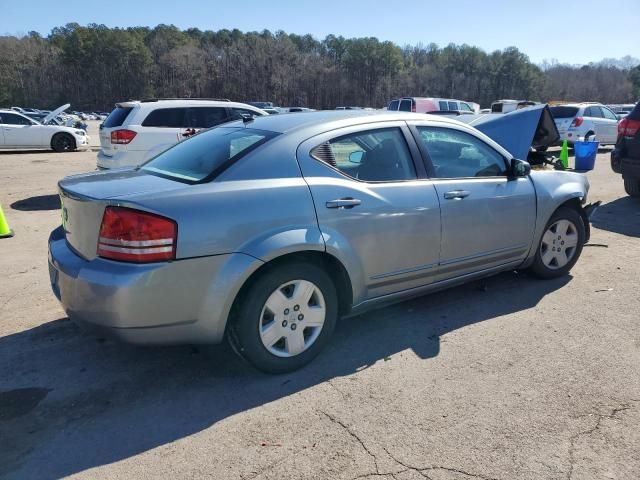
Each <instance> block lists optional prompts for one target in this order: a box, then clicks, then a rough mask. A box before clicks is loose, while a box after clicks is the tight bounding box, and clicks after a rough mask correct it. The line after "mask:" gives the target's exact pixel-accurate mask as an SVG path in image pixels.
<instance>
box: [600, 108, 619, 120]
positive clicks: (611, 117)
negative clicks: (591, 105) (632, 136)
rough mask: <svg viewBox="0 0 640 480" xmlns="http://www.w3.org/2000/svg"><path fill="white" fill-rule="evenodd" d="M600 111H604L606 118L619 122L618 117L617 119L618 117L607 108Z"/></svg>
mask: <svg viewBox="0 0 640 480" xmlns="http://www.w3.org/2000/svg"><path fill="white" fill-rule="evenodd" d="M600 110H601V111H602V115H603V116H604V118H606V119H609V120H615V121H618V117H616V115H615V114H614V113H613V112H612V111H611V110H609V109H608V108H607V107H600Z"/></svg>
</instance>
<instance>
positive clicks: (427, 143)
mask: <svg viewBox="0 0 640 480" xmlns="http://www.w3.org/2000/svg"><path fill="white" fill-rule="evenodd" d="M418 132H419V138H420V141H421V142H422V144H423V145H424V147H425V149H426V150H427V153H428V154H429V158H430V159H431V163H432V164H433V168H434V171H435V176H436V177H437V178H468V177H497V176H503V175H505V174H506V163H505V160H504V157H503V156H502V155H501V154H500V153H498V152H497V151H495V150H494V149H493V148H491V147H490V146H489V145H487V144H486V143H484V142H483V141H482V140H480V139H479V138H476V137H474V136H473V135H470V134H468V133H466V132H461V131H460V130H453V129H450V128H439V127H418Z"/></svg>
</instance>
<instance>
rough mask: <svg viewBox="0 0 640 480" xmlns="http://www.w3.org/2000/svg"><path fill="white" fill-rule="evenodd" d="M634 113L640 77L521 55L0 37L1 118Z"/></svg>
mask: <svg viewBox="0 0 640 480" xmlns="http://www.w3.org/2000/svg"><path fill="white" fill-rule="evenodd" d="M406 95H414V96H433V97H452V98H459V99H465V100H471V101H475V102H478V103H480V104H481V105H482V106H488V105H489V104H490V103H491V102H492V101H493V100H496V99H500V98H517V99H529V100H538V101H548V100H574V101H601V102H605V103H626V102H631V101H634V100H636V99H637V98H638V97H640V67H635V68H619V67H617V66H613V65H607V64H590V65H588V66H583V67H571V66H567V65H559V64H553V65H548V64H545V65H543V66H542V67H540V66H537V65H535V64H533V63H532V62H531V61H530V60H529V58H528V57H527V56H526V55H525V54H524V53H522V52H520V51H519V50H518V49H517V48H515V47H509V48H506V49H504V50H502V51H495V52H491V53H487V52H485V51H483V50H481V49H479V48H477V47H472V46H469V45H453V44H451V45H448V46H446V47H443V48H441V47H438V46H437V45H436V44H433V43H431V44H428V45H422V44H419V45H416V46H406V47H399V46H398V45H396V44H394V43H392V42H388V41H379V40H378V39H376V38H349V39H347V38H344V37H341V36H335V35H329V36H327V37H326V38H325V39H324V40H321V41H320V40H317V39H315V38H314V37H312V36H311V35H303V36H301V35H293V34H287V33H284V32H281V31H279V32H276V33H272V32H269V31H268V30H264V31H262V32H248V33H243V32H241V31H239V30H219V31H216V32H214V31H201V30H198V29H195V28H194V29H188V30H185V31H182V30H180V29H178V28H176V27H174V26H168V25H158V26H157V27H155V28H148V27H133V28H124V29H122V28H108V27H106V26H104V25H89V26H86V27H83V26H80V25H78V24H68V25H66V26H64V27H58V28H54V29H53V30H52V31H51V33H50V34H49V35H48V36H47V37H42V36H41V35H40V34H38V33H36V32H31V33H29V35H27V36H24V37H20V38H18V37H13V36H8V37H7V36H5V37H0V106H12V105H20V106H35V107H40V108H45V107H48V108H52V107H55V106H58V105H61V104H63V103H71V104H72V105H73V108H74V109H78V110H109V109H110V108H111V107H112V106H113V104H114V103H115V102H117V101H122V100H127V99H140V98H147V97H219V98H229V99H233V100H239V101H247V100H266V101H273V102H274V103H276V104H278V105H283V106H306V107H313V108H334V107H336V106H339V105H359V106H370V107H381V106H383V105H386V103H387V102H388V101H389V100H390V99H392V98H394V97H398V96H406Z"/></svg>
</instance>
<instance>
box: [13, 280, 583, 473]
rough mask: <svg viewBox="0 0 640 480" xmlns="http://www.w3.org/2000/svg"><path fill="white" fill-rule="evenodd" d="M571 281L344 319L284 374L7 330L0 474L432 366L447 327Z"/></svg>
mask: <svg viewBox="0 0 640 480" xmlns="http://www.w3.org/2000/svg"><path fill="white" fill-rule="evenodd" d="M570 279H571V277H569V276H567V277H564V278H560V279H556V280H549V281H540V280H537V279H535V278H530V277H529V276H528V275H526V274H524V273H515V272H509V273H504V274H501V275H498V276H495V277H492V278H489V279H487V280H484V281H479V282H473V283H469V284H467V285H463V286H461V287H457V288H454V289H451V290H448V291H444V292H440V293H435V294H432V295H428V296H424V297H420V298H417V299H415V300H412V301H408V302H404V303H401V304H397V305H393V306H390V307H387V308H384V309H381V310H377V311H374V312H371V313H367V314H364V315H361V316H359V317H355V318H352V319H345V320H343V321H342V322H341V323H339V325H338V327H337V329H336V332H335V335H334V337H333V339H332V341H331V342H330V345H329V346H328V348H327V349H326V351H324V352H323V353H321V354H320V356H319V357H317V358H316V359H315V360H314V361H313V362H312V363H311V364H310V365H308V366H307V367H305V368H303V369H301V370H299V371H297V372H294V373H291V374H287V375H280V376H272V375H265V374H262V373H260V372H258V371H256V370H254V369H253V368H251V367H249V366H247V365H245V364H244V363H243V362H241V361H239V360H238V359H237V358H236V357H235V355H234V354H233V353H232V351H231V350H230V348H229V347H227V346H226V344H223V345H218V346H208V347H192V346H182V347H163V348H141V347H134V346H130V345H124V344H120V343H115V342H112V341H102V340H100V339H96V338H95V337H91V336H89V335H88V334H84V333H83V332H82V331H81V330H80V329H79V328H77V327H76V326H75V325H74V324H73V323H72V322H70V321H69V320H67V319H60V320H57V321H54V322H50V323H47V324H43V325H41V326H39V327H36V328H33V329H31V330H27V331H24V332H20V333H17V334H13V335H8V336H5V337H3V338H0V386H1V387H0V410H3V409H4V408H5V407H6V405H3V402H4V403H8V402H10V401H11V399H12V398H13V399H14V402H15V398H16V397H17V398H20V397H21V396H23V397H25V398H27V399H29V401H30V402H31V403H29V405H28V406H27V407H26V408H25V407H23V408H15V406H14V408H13V409H12V410H9V411H10V412H13V413H12V414H8V415H5V417H4V418H2V419H0V432H1V434H0V437H2V438H3V441H2V444H3V447H2V448H1V449H0V477H3V478H60V477H63V476H67V475H72V474H74V473H78V472H82V471H85V470H87V469H90V468H92V467H98V466H101V465H105V464H109V463H112V462H117V461H119V460H123V459H126V458H129V457H131V456H134V455H137V454H139V453H142V452H145V451H148V450H150V449H153V448H156V447H159V446H162V445H165V444H167V443H170V442H173V441H176V440H179V439H181V438H183V437H186V436H189V435H192V434H194V433H197V432H200V431H202V430H204V429H207V428H209V427H211V426H212V425H214V424H216V423H217V422H219V421H221V420H223V419H225V418H227V417H230V416H232V415H235V414H238V413H240V412H243V411H247V410H250V409H253V408H255V407H259V406H260V405H264V404H266V403H269V402H272V401H275V400H278V399H281V398H284V397H287V396H289V395H291V394H293V393H295V392H299V391H301V390H304V389H307V388H310V387H313V386H316V385H319V384H322V383H323V382H326V381H327V380H330V379H332V378H335V377H340V376H344V375H350V374H353V373H355V372H358V371H360V370H362V369H365V368H368V367H370V366H372V365H373V364H375V363H376V362H378V361H380V360H383V359H385V358H387V357H390V356H392V355H394V354H397V353H399V352H402V351H404V350H407V349H411V350H412V351H413V352H415V354H416V355H417V356H418V357H419V358H420V359H423V361H425V362H428V359H430V358H433V357H435V356H437V355H438V354H439V352H440V337H441V336H442V335H444V334H446V333H448V332H451V331H454V330H457V329H461V328H464V327H466V326H467V325H472V324H475V323H478V322H483V321H485V320H491V319H493V318H496V317H500V316H503V315H507V314H512V313H515V312H519V311H523V310H527V309H530V308H533V307H534V306H535V305H536V304H538V302H539V301H540V299H541V298H543V297H544V296H545V295H547V294H548V293H550V292H552V291H554V290H557V289H559V288H561V287H562V286H563V285H565V284H566V283H567V282H569V281H570ZM516 321H517V320H516ZM424 368H428V364H425V367H424ZM16 391H17V392H16Z"/></svg>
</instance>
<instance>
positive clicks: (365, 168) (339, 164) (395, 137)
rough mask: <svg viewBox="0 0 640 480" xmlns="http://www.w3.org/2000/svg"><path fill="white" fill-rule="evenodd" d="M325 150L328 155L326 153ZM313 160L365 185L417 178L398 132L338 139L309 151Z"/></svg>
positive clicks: (369, 132)
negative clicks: (332, 167)
mask: <svg viewBox="0 0 640 480" xmlns="http://www.w3.org/2000/svg"><path fill="white" fill-rule="evenodd" d="M327 150H328V151H327ZM311 154H312V156H313V157H314V158H316V159H318V160H321V161H324V162H327V163H330V164H331V165H332V166H334V167H335V168H337V169H338V170H340V171H341V172H343V173H344V174H346V175H348V176H350V177H352V178H356V179H358V180H361V181H364V182H393V181H399V180H411V179H414V178H416V172H415V169H414V167H413V161H412V159H411V154H410V153H409V148H408V147H407V143H406V141H405V139H404V135H403V134H402V131H401V130H400V129H399V128H383V129H377V130H367V131H364V132H358V133H353V134H350V135H345V136H343V137H338V138H336V139H334V140H331V141H330V142H329V143H328V149H327V144H323V145H320V146H318V147H316V148H314V149H313V150H312V153H311Z"/></svg>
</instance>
